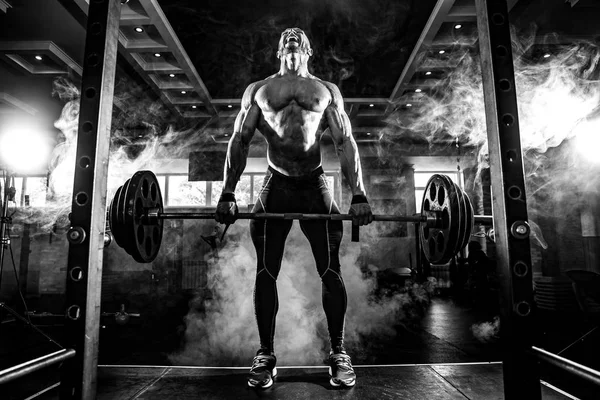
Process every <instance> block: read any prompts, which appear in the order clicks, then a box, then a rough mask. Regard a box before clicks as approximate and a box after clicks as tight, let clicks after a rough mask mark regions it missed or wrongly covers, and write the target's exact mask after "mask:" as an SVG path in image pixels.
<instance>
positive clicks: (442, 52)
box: [438, 50, 446, 54]
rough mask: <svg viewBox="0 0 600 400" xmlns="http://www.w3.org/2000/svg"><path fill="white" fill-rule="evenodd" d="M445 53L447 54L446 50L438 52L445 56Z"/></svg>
mask: <svg viewBox="0 0 600 400" xmlns="http://www.w3.org/2000/svg"><path fill="white" fill-rule="evenodd" d="M445 52H446V50H440V51H438V53H440V54H444V53H445Z"/></svg>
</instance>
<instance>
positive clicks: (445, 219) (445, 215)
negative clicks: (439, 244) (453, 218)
mask: <svg viewBox="0 0 600 400" xmlns="http://www.w3.org/2000/svg"><path fill="white" fill-rule="evenodd" d="M449 226H450V213H449V212H448V209H447V208H444V209H443V210H442V229H448V227H449Z"/></svg>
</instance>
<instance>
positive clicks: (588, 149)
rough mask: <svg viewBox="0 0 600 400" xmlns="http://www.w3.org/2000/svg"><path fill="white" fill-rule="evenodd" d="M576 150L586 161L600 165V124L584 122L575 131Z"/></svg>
mask: <svg viewBox="0 0 600 400" xmlns="http://www.w3.org/2000/svg"><path fill="white" fill-rule="evenodd" d="M574 134H575V139H574V143H575V149H576V150H577V153H578V154H579V155H580V156H581V157H582V158H583V159H585V160H586V161H588V162H591V163H594V164H600V154H599V153H598V149H600V123H599V122H598V121H596V123H592V122H590V121H582V122H581V123H580V124H578V125H577V127H576V128H575V130H574Z"/></svg>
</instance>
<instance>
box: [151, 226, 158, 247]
mask: <svg viewBox="0 0 600 400" xmlns="http://www.w3.org/2000/svg"><path fill="white" fill-rule="evenodd" d="M159 240H160V231H159V230H158V227H156V226H155V227H154V229H152V241H153V242H154V243H156V244H157V243H158V242H159Z"/></svg>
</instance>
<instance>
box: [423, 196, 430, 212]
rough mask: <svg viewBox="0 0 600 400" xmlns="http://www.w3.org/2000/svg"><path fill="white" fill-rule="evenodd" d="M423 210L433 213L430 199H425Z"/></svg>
mask: <svg viewBox="0 0 600 400" xmlns="http://www.w3.org/2000/svg"><path fill="white" fill-rule="evenodd" d="M423 210H424V211H431V204H429V199H425V201H424V202H423Z"/></svg>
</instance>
